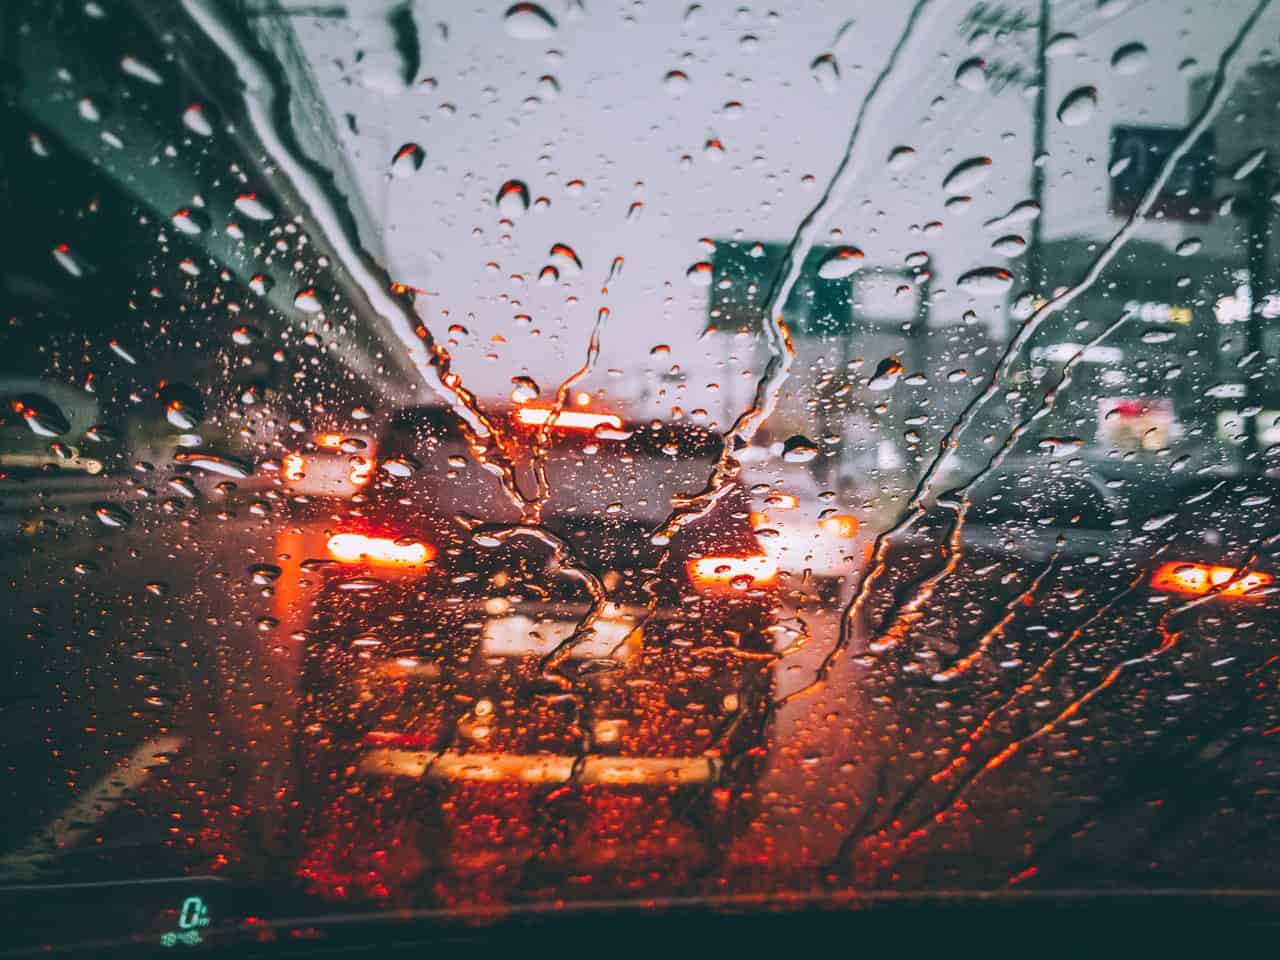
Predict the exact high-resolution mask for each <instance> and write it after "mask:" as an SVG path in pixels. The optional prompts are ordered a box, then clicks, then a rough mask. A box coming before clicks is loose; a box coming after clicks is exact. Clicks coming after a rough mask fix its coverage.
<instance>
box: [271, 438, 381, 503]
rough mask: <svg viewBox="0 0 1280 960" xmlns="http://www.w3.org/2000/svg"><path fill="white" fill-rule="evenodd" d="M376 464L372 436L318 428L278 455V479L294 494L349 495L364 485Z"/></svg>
mask: <svg viewBox="0 0 1280 960" xmlns="http://www.w3.org/2000/svg"><path fill="white" fill-rule="evenodd" d="M376 467H377V446H376V444H375V442H374V438H373V437H371V436H368V435H365V434H361V433H337V432H331V431H330V432H321V433H315V434H313V435H311V436H310V437H309V438H308V439H307V440H306V441H305V442H303V443H302V444H300V445H299V446H297V447H296V448H295V449H293V450H290V451H289V452H288V453H286V454H284V456H283V457H281V458H280V482H281V485H282V486H283V487H284V489H285V490H287V491H288V492H289V493H290V494H291V495H293V496H294V497H299V496H302V497H336V498H340V499H348V498H350V497H353V496H355V495H356V494H357V493H359V492H360V491H361V490H362V489H364V487H365V486H366V485H367V484H368V483H369V481H370V479H372V477H373V472H374V470H375V469H376Z"/></svg>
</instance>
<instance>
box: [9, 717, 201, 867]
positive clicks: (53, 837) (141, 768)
mask: <svg viewBox="0 0 1280 960" xmlns="http://www.w3.org/2000/svg"><path fill="white" fill-rule="evenodd" d="M183 742H184V741H183V739H182V737H179V736H177V735H176V734H168V735H166V736H162V737H156V738H155V739H153V740H148V741H147V742H146V743H144V744H142V745H141V746H140V747H138V748H137V749H136V750H134V751H133V753H131V754H129V755H128V756H127V757H123V758H122V759H120V760H119V761H118V762H117V763H116V764H115V766H114V767H113V768H112V769H111V771H110V772H109V773H107V774H105V775H103V776H102V777H101V778H100V779H99V780H98V781H97V782H96V783H95V784H94V785H93V786H92V787H90V788H89V789H88V790H86V791H85V792H84V793H82V794H81V795H80V796H79V797H77V798H76V799H75V800H74V801H72V803H71V805H70V806H68V807H67V808H66V809H65V810H63V811H62V813H60V814H58V816H57V817H56V818H54V819H53V820H52V821H51V822H50V823H49V824H48V825H47V826H45V827H44V828H43V829H42V830H40V832H39V833H37V834H36V835H35V836H34V837H32V838H31V839H30V840H28V841H27V842H26V843H25V844H24V845H23V846H22V847H21V848H19V849H18V850H15V851H14V852H13V853H9V854H6V855H5V856H3V857H0V879H4V880H11V879H14V880H16V879H31V878H33V877H34V876H35V875H36V874H37V872H38V868H39V867H40V866H41V865H42V864H43V863H45V862H47V861H49V860H51V859H52V858H53V856H54V855H55V854H57V853H60V852H62V851H64V850H69V849H71V848H72V847H74V846H75V845H76V844H77V843H79V842H80V841H81V840H82V839H83V838H84V836H85V835H86V834H87V833H89V831H90V830H91V829H92V828H93V826H94V825H95V824H96V823H98V822H99V821H100V820H103V819H105V818H106V817H108V816H110V815H111V813H113V812H114V811H115V809H116V808H117V807H118V806H120V803H121V801H123V800H124V798H125V797H126V796H127V795H128V794H129V793H130V792H132V791H133V790H136V789H137V788H138V787H140V786H141V785H142V783H143V782H144V781H145V780H146V779H147V777H148V776H149V775H150V773H151V770H150V767H151V765H152V764H153V763H155V762H156V761H157V760H158V759H160V758H162V757H164V756H165V755H167V754H172V753H174V752H176V751H177V750H178V749H179V748H180V747H181V746H182V744H183Z"/></svg>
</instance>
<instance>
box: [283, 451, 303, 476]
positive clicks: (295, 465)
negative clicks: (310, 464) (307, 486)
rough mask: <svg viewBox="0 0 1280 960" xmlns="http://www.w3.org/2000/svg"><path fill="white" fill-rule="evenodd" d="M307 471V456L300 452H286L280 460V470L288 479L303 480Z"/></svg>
mask: <svg viewBox="0 0 1280 960" xmlns="http://www.w3.org/2000/svg"><path fill="white" fill-rule="evenodd" d="M306 471H307V458H306V457H304V456H303V455H302V454H300V453H290V454H286V455H285V457H284V459H283V460H281V461H280V472H281V474H282V475H283V476H284V478H285V479H286V480H301V479H302V478H303V477H304V476H306Z"/></svg>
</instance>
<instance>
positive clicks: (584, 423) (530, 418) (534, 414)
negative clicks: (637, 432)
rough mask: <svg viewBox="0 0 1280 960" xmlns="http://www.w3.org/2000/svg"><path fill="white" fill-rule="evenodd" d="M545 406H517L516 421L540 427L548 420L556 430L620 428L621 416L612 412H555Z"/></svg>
mask: <svg viewBox="0 0 1280 960" xmlns="http://www.w3.org/2000/svg"><path fill="white" fill-rule="evenodd" d="M553 413H554V411H553V410H551V409H549V408H547V407H518V408H517V409H516V421H517V422H518V423H521V424H524V425H525V426H528V427H540V426H542V425H543V424H544V423H546V422H547V421H548V420H550V421H551V425H552V427H553V428H554V429H557V430H584V431H592V430H599V429H601V428H604V429H607V430H621V429H622V418H621V417H619V416H618V415H617V414H613V413H587V412H585V411H582V410H561V411H560V412H559V413H558V414H555V417H554V419H553V417H552V414H553Z"/></svg>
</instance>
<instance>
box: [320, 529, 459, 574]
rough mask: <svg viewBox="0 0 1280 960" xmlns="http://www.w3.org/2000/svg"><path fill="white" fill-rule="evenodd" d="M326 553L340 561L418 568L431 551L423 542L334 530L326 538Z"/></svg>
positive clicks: (425, 560)
mask: <svg viewBox="0 0 1280 960" xmlns="http://www.w3.org/2000/svg"><path fill="white" fill-rule="evenodd" d="M329 553H330V554H331V555H332V556H333V558H334V559H335V560H338V561H340V562H341V563H367V564H372V565H374V566H384V567H421V566H425V565H426V564H427V563H429V562H430V561H431V558H432V557H433V556H434V555H435V551H434V550H432V549H431V547H429V546H428V545H427V544H425V543H418V542H416V541H404V540H392V539H390V538H389V537H366V536H365V535H364V534H361V533H336V534H334V535H333V536H332V537H330V538H329Z"/></svg>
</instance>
